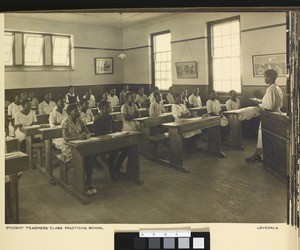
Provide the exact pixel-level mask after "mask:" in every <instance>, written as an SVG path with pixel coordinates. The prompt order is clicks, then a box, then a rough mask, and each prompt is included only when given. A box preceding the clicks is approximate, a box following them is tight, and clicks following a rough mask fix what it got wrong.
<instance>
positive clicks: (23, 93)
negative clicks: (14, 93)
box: [20, 92, 28, 101]
mask: <svg viewBox="0 0 300 250" xmlns="http://www.w3.org/2000/svg"><path fill="white" fill-rule="evenodd" d="M20 98H21V99H20V101H22V100H26V99H28V94H27V92H22V93H21V94H20Z"/></svg>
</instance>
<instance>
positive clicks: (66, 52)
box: [52, 36, 70, 66]
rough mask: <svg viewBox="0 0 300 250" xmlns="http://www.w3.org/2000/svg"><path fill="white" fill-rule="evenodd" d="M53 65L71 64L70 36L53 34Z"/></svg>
mask: <svg viewBox="0 0 300 250" xmlns="http://www.w3.org/2000/svg"><path fill="white" fill-rule="evenodd" d="M52 43H53V65H54V66H70V37H63V36H53V37H52Z"/></svg>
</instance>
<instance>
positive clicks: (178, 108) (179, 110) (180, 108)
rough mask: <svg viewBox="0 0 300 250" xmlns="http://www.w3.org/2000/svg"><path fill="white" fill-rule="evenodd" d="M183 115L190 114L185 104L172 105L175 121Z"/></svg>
mask: <svg viewBox="0 0 300 250" xmlns="http://www.w3.org/2000/svg"><path fill="white" fill-rule="evenodd" d="M183 113H190V111H189V110H188V109H187V107H186V106H185V105H184V104H182V103H180V104H172V115H173V117H174V119H175V121H176V120H178V119H179V118H180V117H181V115H182V114H183Z"/></svg>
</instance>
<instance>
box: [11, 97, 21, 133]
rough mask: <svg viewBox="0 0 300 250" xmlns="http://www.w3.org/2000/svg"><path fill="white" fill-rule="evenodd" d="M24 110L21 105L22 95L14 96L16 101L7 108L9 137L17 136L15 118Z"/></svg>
mask: <svg viewBox="0 0 300 250" xmlns="http://www.w3.org/2000/svg"><path fill="white" fill-rule="evenodd" d="M22 109H23V107H22V105H21V95H20V94H15V95H14V101H13V102H12V103H11V104H9V105H8V107H7V116H8V117H7V118H8V121H9V124H8V135H9V136H12V137H13V136H15V128H14V124H15V122H14V118H15V116H16V113H18V112H19V111H21V110H22Z"/></svg>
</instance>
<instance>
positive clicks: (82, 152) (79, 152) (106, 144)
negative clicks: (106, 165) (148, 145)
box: [65, 132, 143, 204]
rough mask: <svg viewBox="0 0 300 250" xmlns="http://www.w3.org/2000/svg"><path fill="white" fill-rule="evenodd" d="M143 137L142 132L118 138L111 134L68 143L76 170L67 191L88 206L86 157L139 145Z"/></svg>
mask: <svg viewBox="0 0 300 250" xmlns="http://www.w3.org/2000/svg"><path fill="white" fill-rule="evenodd" d="M142 137H143V136H142V133H140V132H131V133H127V134H124V135H119V136H116V137H114V136H113V134H111V135H103V136H98V137H91V138H89V139H88V140H75V141H70V142H67V144H68V145H70V146H72V156H73V166H74V168H73V184H72V186H65V188H67V190H69V191H70V192H71V193H72V194H73V195H74V196H75V197H76V198H77V199H78V200H80V201H81V202H82V203H83V204H87V203H88V202H89V200H88V198H87V197H86V196H85V190H84V184H85V165H84V164H85V163H84V157H86V156H91V155H95V154H99V153H103V152H109V151H112V150H117V149H121V148H125V147H129V146H134V145H138V144H139V143H140V141H141V140H142Z"/></svg>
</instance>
